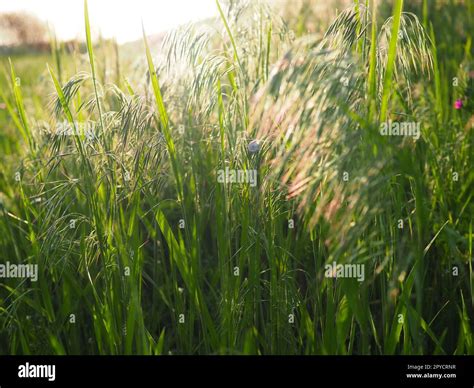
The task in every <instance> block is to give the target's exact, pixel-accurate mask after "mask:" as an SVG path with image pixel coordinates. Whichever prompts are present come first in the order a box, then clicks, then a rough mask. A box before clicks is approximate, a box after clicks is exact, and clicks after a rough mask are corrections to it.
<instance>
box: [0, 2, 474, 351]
mask: <svg viewBox="0 0 474 388" xmlns="http://www.w3.org/2000/svg"><path fill="white" fill-rule="evenodd" d="M229 3H230V7H229V6H228V4H229ZM313 3H315V1H307V4H308V7H312V6H314V4H313ZM316 3H317V2H316ZM376 3H380V5H379V6H375V5H374V1H373V0H370V1H369V0H367V1H365V0H355V1H354V2H353V3H352V4H351V5H350V7H349V8H348V9H346V10H342V11H341V10H340V11H339V12H337V15H336V16H335V17H334V20H326V21H319V20H316V19H315V17H316V16H314V15H313V16H314V18H313V16H308V15H312V14H310V13H306V11H304V8H301V10H300V11H298V12H299V13H298V14H296V15H295V14H292V15H291V17H288V19H286V18H285V13H284V12H277V11H275V10H274V9H272V8H271V7H269V6H267V5H265V4H264V3H263V2H260V1H257V0H255V1H250V2H242V1H230V2H225V1H216V7H217V9H218V10H219V15H220V18H219V19H216V20H210V21H208V22H205V23H200V24H197V25H189V26H184V27H182V28H180V29H178V30H176V31H174V32H170V33H169V34H168V35H167V36H166V38H165V39H164V40H163V42H162V43H161V44H160V45H159V47H158V46H157V45H155V44H153V43H150V44H149V43H148V41H147V38H146V31H144V39H143V42H141V43H140V46H139V47H138V48H137V50H134V51H133V54H132V51H130V52H128V51H127V52H125V51H121V50H122V49H123V48H122V47H120V46H117V45H115V44H113V43H112V42H108V41H102V42H93V41H92V38H91V37H90V32H89V31H90V24H93V23H94V21H93V20H90V21H89V18H88V13H87V3H85V12H84V15H77V17H78V18H83V19H84V25H85V31H86V36H87V52H82V53H81V52H79V51H76V52H73V53H69V54H68V53H66V52H65V51H64V50H61V47H60V45H59V44H55V45H54V49H53V55H36V56H33V55H25V56H17V57H12V58H11V59H10V60H9V59H8V58H0V65H1V66H0V67H1V70H0V166H1V169H0V264H2V263H3V264H5V265H6V263H9V265H10V266H11V265H14V264H30V265H37V269H38V274H37V279H32V278H16V277H13V276H11V277H8V276H6V275H5V274H4V275H3V276H2V272H1V268H0V354H89V355H91V354H153V355H160V354H291V355H296V354H323V355H326V354H341V355H347V354H376V355H382V354H386V355H391V354H416V355H422V354H456V355H463V354H471V355H472V354H474V336H473V332H474V327H473V319H474V273H473V268H472V258H473V210H474V206H473V200H472V197H473V193H474V172H473V169H472V165H473V159H474V153H473V151H472V144H473V127H474V105H473V103H474V60H473V57H472V55H473V51H474V50H473V47H472V37H473V33H474V1H472V0H458V1H455V0H450V1H447V0H421V1H410V2H408V1H403V0H393V1H383V2H376ZM295 9H296V8H294V9H293V11H294V10H295ZM334 14H336V12H334ZM315 23H316V24H317V28H316V27H315ZM318 23H319V24H318ZM324 23H325V24H324ZM145 30H146V26H145ZM319 30H325V31H326V32H324V33H323V34H319V33H318V31H319ZM312 32H314V34H313V33H312ZM151 42H152V41H151ZM386 123H389V124H393V123H395V124H397V125H399V128H401V127H404V126H405V125H406V128H411V129H413V130H414V129H416V128H418V129H419V133H418V134H417V135H416V134H415V133H414V132H413V133H412V134H411V135H410V134H408V135H406V136H399V135H393V136H385V135H384V134H383V133H382V132H381V130H380V129H381V128H382V127H383V125H384V124H386ZM65 128H66V129H67V131H64V129H65ZM233 173H235V175H232V174H233ZM234 178H235V179H234ZM328 265H330V266H331V269H329V267H328ZM338 265H342V266H343V267H342V268H344V269H350V270H351V271H352V274H348V272H347V271H345V272H339V271H338V269H339V268H341V267H338ZM355 269H357V270H358V271H359V272H357V276H355V273H354V271H355ZM336 275H337V276H336ZM35 280H36V281H35Z"/></svg>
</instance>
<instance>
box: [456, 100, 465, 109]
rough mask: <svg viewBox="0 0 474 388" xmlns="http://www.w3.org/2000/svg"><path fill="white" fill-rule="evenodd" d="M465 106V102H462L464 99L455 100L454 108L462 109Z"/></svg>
mask: <svg viewBox="0 0 474 388" xmlns="http://www.w3.org/2000/svg"><path fill="white" fill-rule="evenodd" d="M462 106H463V103H462V100H461V99H457V100H456V101H455V102H454V109H457V110H459V109H461V108H462Z"/></svg>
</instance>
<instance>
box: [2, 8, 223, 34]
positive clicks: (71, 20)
mask: <svg viewBox="0 0 474 388" xmlns="http://www.w3.org/2000/svg"><path fill="white" fill-rule="evenodd" d="M11 11H26V12H29V13H32V14H34V15H36V16H38V17H39V18H40V19H42V20H44V21H47V22H48V23H49V25H51V26H54V29H55V31H56V34H57V35H58V37H59V38H60V39H63V40H68V39H74V38H82V37H83V36H84V23H83V0H68V1H64V0H42V1H37V0H16V1H14V2H2V3H1V4H0V13H1V12H11ZM89 13H90V17H91V23H92V25H93V26H100V30H99V29H96V30H95V31H94V32H95V33H101V34H102V35H103V36H104V37H106V38H113V37H115V38H116V39H117V40H118V42H120V43H124V42H127V41H132V40H135V39H139V38H140V37H141V33H142V32H141V23H142V20H143V23H144V25H145V29H146V31H147V33H148V34H154V33H158V32H161V31H166V30H169V29H171V28H174V27H177V26H179V25H181V24H184V23H187V22H190V21H196V20H199V19H204V18H207V17H212V16H215V15H216V14H217V8H216V4H215V1H214V0H155V1H153V0H134V1H133V2H132V3H130V1H128V0H89Z"/></svg>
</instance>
